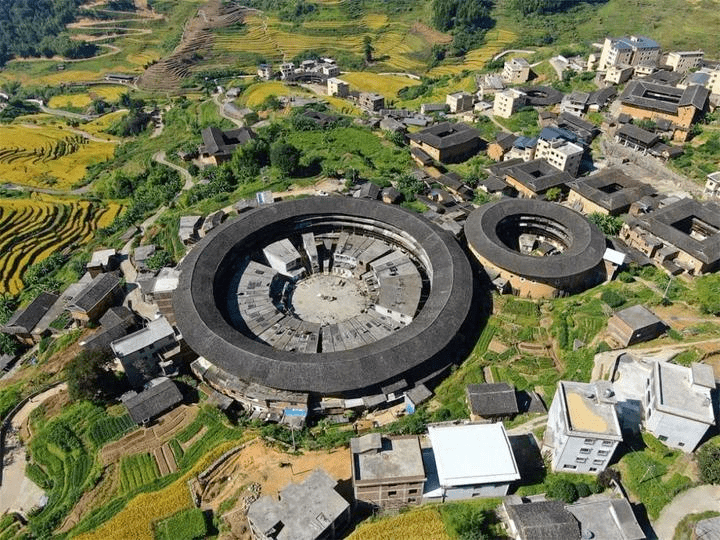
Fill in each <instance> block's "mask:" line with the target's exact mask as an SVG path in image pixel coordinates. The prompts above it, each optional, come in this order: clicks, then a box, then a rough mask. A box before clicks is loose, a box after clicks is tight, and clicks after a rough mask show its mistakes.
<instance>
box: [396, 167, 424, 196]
mask: <svg viewBox="0 0 720 540" xmlns="http://www.w3.org/2000/svg"><path fill="white" fill-rule="evenodd" d="M397 188H398V190H400V191H402V193H403V195H405V200H408V201H412V200H414V199H415V195H417V194H418V193H422V192H423V191H425V182H423V181H422V180H420V179H419V178H415V177H414V176H413V175H412V174H403V175H402V176H401V177H400V178H398V180H397Z"/></svg>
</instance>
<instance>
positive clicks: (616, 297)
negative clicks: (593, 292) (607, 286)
mask: <svg viewBox="0 0 720 540" xmlns="http://www.w3.org/2000/svg"><path fill="white" fill-rule="evenodd" d="M600 300H602V301H603V302H605V303H606V304H607V305H608V306H610V307H611V308H616V307H620V306H622V305H623V304H624V303H625V302H626V300H625V297H624V296H623V295H621V294H620V293H617V292H615V291H613V290H607V291H603V293H602V294H601V295H600Z"/></svg>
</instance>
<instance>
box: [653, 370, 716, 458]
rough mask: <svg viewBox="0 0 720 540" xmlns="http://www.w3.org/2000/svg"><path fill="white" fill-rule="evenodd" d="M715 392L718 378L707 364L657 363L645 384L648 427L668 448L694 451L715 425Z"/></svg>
mask: <svg viewBox="0 0 720 540" xmlns="http://www.w3.org/2000/svg"><path fill="white" fill-rule="evenodd" d="M714 390H715V375H714V373H713V369H712V367H711V366H709V365H707V364H700V363H697V362H693V364H692V365H691V366H690V367H689V368H688V367H684V366H679V365H676V364H671V363H669V362H655V365H654V366H653V370H652V373H651V374H650V377H648V378H647V379H646V381H645V394H644V396H643V407H644V409H645V428H646V429H647V430H648V431H649V432H650V433H652V434H653V435H655V436H656V437H657V438H658V440H660V441H661V442H663V443H664V444H666V445H667V446H669V447H671V448H678V449H680V450H682V451H684V452H692V451H693V450H694V449H695V447H696V446H697V445H698V444H699V443H700V441H701V440H702V438H703V436H704V435H705V433H706V432H707V430H708V428H709V427H710V426H714V425H715V413H714V409H713V404H712V396H711V393H712V392H713V391H714Z"/></svg>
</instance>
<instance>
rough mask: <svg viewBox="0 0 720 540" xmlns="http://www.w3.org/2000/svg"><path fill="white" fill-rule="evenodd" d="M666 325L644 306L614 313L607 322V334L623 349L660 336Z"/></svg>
mask: <svg viewBox="0 0 720 540" xmlns="http://www.w3.org/2000/svg"><path fill="white" fill-rule="evenodd" d="M666 328H667V325H666V324H665V323H664V322H663V321H662V320H661V319H659V318H658V316H657V315H655V314H654V313H653V312H652V311H650V310H649V309H647V308H646V307H645V306H641V305H637V306H632V307H629V308H626V309H623V310H620V311H616V312H615V313H614V314H613V316H612V317H611V318H610V320H609V321H608V333H609V334H610V335H611V336H612V337H613V338H614V339H616V340H617V341H618V342H619V343H620V344H621V345H622V346H623V347H629V346H630V345H634V344H635V343H642V342H643V341H649V340H651V339H655V338H656V337H659V336H661V335H662V334H664V333H665V329H666Z"/></svg>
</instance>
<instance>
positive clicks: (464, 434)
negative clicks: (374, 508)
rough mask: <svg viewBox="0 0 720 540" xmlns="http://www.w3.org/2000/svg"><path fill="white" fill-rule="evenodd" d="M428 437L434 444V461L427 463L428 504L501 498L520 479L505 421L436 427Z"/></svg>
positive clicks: (429, 427)
mask: <svg viewBox="0 0 720 540" xmlns="http://www.w3.org/2000/svg"><path fill="white" fill-rule="evenodd" d="M428 436H429V437H430V442H431V444H432V456H431V457H432V459H428V460H427V461H426V471H427V477H428V480H427V482H426V484H425V494H424V497H425V499H426V500H428V501H440V502H444V501H452V500H461V499H471V498H473V497H501V496H504V495H506V494H507V492H508V488H509V487H510V484H511V483H512V482H515V481H517V480H519V479H520V473H519V471H518V466H517V463H516V462H515V455H514V454H513V450H512V447H511V445H510V441H509V439H508V436H507V433H506V432H505V427H504V426H503V424H502V422H499V423H496V424H475V423H468V424H461V425H454V424H433V425H429V426H428ZM431 471H432V472H431Z"/></svg>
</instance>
